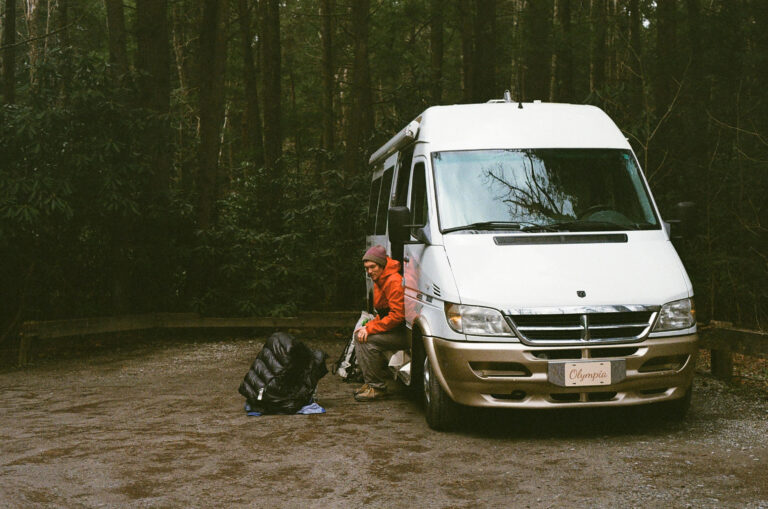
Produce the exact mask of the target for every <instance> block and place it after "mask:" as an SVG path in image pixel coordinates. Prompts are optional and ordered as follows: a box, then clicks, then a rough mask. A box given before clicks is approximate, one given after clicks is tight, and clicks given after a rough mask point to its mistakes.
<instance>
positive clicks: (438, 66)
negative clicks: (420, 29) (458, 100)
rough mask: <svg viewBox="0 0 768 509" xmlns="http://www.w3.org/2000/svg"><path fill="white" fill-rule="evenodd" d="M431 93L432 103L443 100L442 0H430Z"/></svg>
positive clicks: (438, 102)
mask: <svg viewBox="0 0 768 509" xmlns="http://www.w3.org/2000/svg"><path fill="white" fill-rule="evenodd" d="M429 8H430V30H429V48H430V67H431V72H430V80H431V82H430V95H431V104H440V103H441V102H442V100H443V97H442V96H443V83H442V81H443V9H444V6H443V4H442V3H441V2H440V0H430V2H429Z"/></svg>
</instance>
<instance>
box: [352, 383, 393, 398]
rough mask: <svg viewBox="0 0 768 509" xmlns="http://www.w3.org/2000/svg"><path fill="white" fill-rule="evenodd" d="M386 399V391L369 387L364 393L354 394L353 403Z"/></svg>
mask: <svg viewBox="0 0 768 509" xmlns="http://www.w3.org/2000/svg"><path fill="white" fill-rule="evenodd" d="M386 397H387V390H386V389H377V388H375V387H371V386H370V385H369V386H368V387H366V389H365V390H364V391H361V392H358V393H357V394H355V401H376V400H379V399H384V398H386Z"/></svg>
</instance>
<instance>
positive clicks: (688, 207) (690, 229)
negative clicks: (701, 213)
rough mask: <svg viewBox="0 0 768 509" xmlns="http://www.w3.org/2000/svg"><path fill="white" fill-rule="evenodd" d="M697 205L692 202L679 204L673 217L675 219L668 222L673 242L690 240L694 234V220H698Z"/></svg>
mask: <svg viewBox="0 0 768 509" xmlns="http://www.w3.org/2000/svg"><path fill="white" fill-rule="evenodd" d="M695 209H696V204H695V203H693V202H692V201H683V202H680V203H677V204H676V205H675V206H674V208H673V212H672V215H673V217H675V219H670V220H668V221H667V223H669V225H670V230H671V232H670V236H669V238H670V239H672V240H682V239H686V238H690V237H691V235H693V234H694V233H695V232H694V220H695V218H696V210H695Z"/></svg>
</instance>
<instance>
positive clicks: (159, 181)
mask: <svg viewBox="0 0 768 509" xmlns="http://www.w3.org/2000/svg"><path fill="white" fill-rule="evenodd" d="M136 49H137V52H136V59H135V61H136V68H137V69H138V70H139V72H140V73H141V75H140V77H139V80H140V81H139V94H140V97H139V104H140V105H141V106H142V107H144V108H146V109H147V110H149V111H152V112H154V113H156V114H157V115H158V117H156V118H153V119H152V120H151V122H152V123H151V125H150V126H148V128H147V129H146V133H145V139H146V142H145V144H146V146H147V150H148V152H149V154H150V157H151V159H152V166H153V189H154V190H155V191H156V192H157V193H158V194H164V193H165V191H167V189H168V186H169V184H170V171H171V163H172V159H171V153H170V152H169V151H168V142H169V140H170V129H169V126H168V124H167V122H165V121H164V120H162V118H161V117H160V116H161V115H166V114H167V113H168V111H169V110H170V106H171V55H170V40H169V34H168V0H137V1H136Z"/></svg>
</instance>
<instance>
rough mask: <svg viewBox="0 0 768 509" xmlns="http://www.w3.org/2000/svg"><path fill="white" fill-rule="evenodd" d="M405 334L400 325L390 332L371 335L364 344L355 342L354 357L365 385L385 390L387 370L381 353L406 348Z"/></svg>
mask: <svg viewBox="0 0 768 509" xmlns="http://www.w3.org/2000/svg"><path fill="white" fill-rule="evenodd" d="M405 332H406V331H405V325H401V326H400V327H397V328H396V329H393V330H391V331H387V332H381V333H379V334H371V335H369V336H368V341H366V342H365V343H360V342H359V341H355V357H356V358H357V365H358V366H360V371H362V372H363V380H365V383H367V384H368V385H370V386H371V387H374V388H376V389H386V388H387V378H389V376H388V375H389V370H388V369H387V358H386V357H385V356H384V354H383V352H386V351H397V350H405V349H406V348H408V337H407V336H406V333H405Z"/></svg>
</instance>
